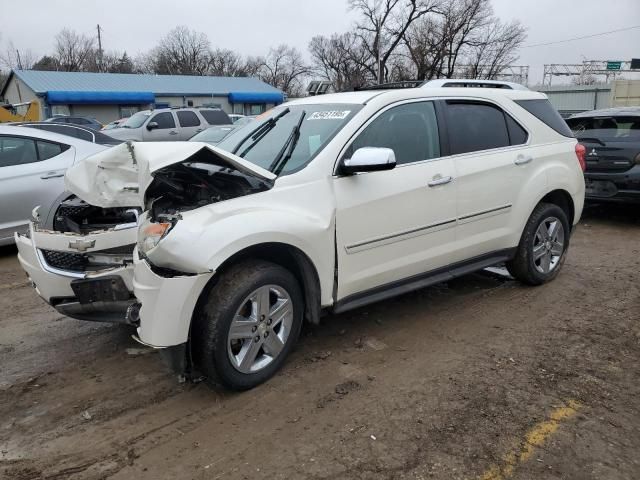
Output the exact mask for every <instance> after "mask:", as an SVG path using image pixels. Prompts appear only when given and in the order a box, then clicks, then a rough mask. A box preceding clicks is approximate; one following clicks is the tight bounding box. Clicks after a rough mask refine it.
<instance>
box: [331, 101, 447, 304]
mask: <svg viewBox="0 0 640 480" xmlns="http://www.w3.org/2000/svg"><path fill="white" fill-rule="evenodd" d="M362 147H385V148H391V149H392V150H393V151H394V153H395V156H396V163H397V166H396V167H395V168H394V169H392V170H387V171H379V172H367V173H360V174H355V175H350V176H337V177H336V178H335V179H334V189H335V195H336V202H337V212H336V232H337V233H336V237H337V265H338V291H337V298H336V300H337V301H338V305H337V310H340V306H341V305H345V304H346V303H350V306H353V302H356V306H357V302H358V301H359V299H360V298H362V299H364V298H365V297H366V298H369V299H370V298H371V296H375V295H378V296H380V295H382V296H384V292H385V291H391V290H393V289H398V288H402V286H403V285H404V284H407V283H409V282H411V281H416V280H417V279H418V278H419V277H421V276H422V275H424V274H425V273H426V272H432V273H433V271H435V270H438V269H440V268H443V267H446V266H447V265H448V264H449V262H450V259H451V257H452V255H451V253H452V248H453V245H454V243H455V226H456V192H455V183H454V182H453V177H454V166H453V163H452V160H451V159H450V158H448V157H446V156H444V152H442V149H441V141H440V132H439V129H438V120H437V115H436V108H435V105H434V103H433V102H431V101H412V102H407V103H403V104H396V105H395V106H391V107H387V108H386V109H385V110H383V111H381V112H379V113H378V114H377V115H376V116H375V117H374V118H373V119H372V120H370V121H369V122H368V123H367V124H365V126H364V127H363V128H362V129H361V130H360V132H359V133H358V134H357V135H356V136H355V139H354V140H353V142H352V143H351V145H350V146H349V147H348V148H347V150H346V153H345V154H344V155H343V158H342V159H341V160H343V159H345V158H351V155H352V154H353V152H355V151H356V150H358V149H359V148H362ZM443 275H446V270H445V271H444V272H443ZM396 292H397V290H396ZM380 298H382V297H380ZM364 303H366V302H364Z"/></svg>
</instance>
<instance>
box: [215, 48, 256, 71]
mask: <svg viewBox="0 0 640 480" xmlns="http://www.w3.org/2000/svg"><path fill="white" fill-rule="evenodd" d="M248 70H250V69H248V68H247V64H246V61H245V60H244V59H243V58H242V56H241V55H239V54H238V53H236V52H234V51H233V50H228V49H221V48H217V49H215V50H213V51H212V52H211V62H210V67H209V74H210V75H217V76H220V77H245V76H247V71H248ZM253 73H255V71H254V72H253Z"/></svg>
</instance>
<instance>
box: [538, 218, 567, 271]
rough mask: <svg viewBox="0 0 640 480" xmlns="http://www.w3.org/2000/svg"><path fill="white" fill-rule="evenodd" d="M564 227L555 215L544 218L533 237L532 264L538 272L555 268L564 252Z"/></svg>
mask: <svg viewBox="0 0 640 480" xmlns="http://www.w3.org/2000/svg"><path fill="white" fill-rule="evenodd" d="M564 243H565V235H564V227H563V226H562V222H561V221H560V220H559V219H557V218H556V217H548V218H545V219H544V220H543V221H542V222H541V223H540V225H539V226H538V229H537V230H536V234H535V236H534V239H533V264H534V266H535V267H536V270H538V272H540V273H544V274H548V273H551V272H552V271H553V270H555V269H556V268H557V266H558V264H559V263H560V259H561V258H562V254H563V253H564Z"/></svg>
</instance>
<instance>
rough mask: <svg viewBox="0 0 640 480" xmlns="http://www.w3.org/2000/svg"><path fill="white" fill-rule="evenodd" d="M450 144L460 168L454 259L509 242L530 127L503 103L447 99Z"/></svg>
mask: <svg viewBox="0 0 640 480" xmlns="http://www.w3.org/2000/svg"><path fill="white" fill-rule="evenodd" d="M442 105H443V107H444V110H445V117H446V120H447V122H446V124H447V127H446V128H447V137H448V139H449V149H450V152H451V155H452V158H453V162H454V166H455V171H456V174H455V176H456V178H455V183H456V195H457V201H456V205H457V207H456V208H457V216H458V226H457V228H456V244H457V249H456V252H457V253H456V256H457V258H456V259H455V260H456V261H461V260H467V259H470V258H473V257H476V256H479V255H483V254H487V253H490V252H495V251H497V250H502V249H504V248H508V247H511V246H513V245H509V239H510V237H512V236H513V233H514V232H513V227H512V225H514V223H518V224H519V223H520V222H512V221H510V220H511V212H512V208H513V206H514V204H515V202H516V201H517V197H518V193H519V192H520V191H521V189H522V187H523V185H524V183H525V180H526V178H527V175H528V174H529V171H530V167H531V165H530V162H531V161H532V158H531V156H530V154H529V152H528V148H527V143H528V136H529V135H528V133H527V131H526V130H525V129H524V128H523V127H522V126H521V125H520V124H519V123H518V122H517V121H516V120H515V119H514V118H513V117H512V116H511V115H509V114H508V113H507V112H505V111H504V110H503V109H502V108H501V107H500V106H499V105H497V104H493V103H490V102H486V101H475V100H473V101H471V100H446V101H444V102H443V103H442Z"/></svg>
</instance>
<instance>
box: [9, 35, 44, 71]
mask: <svg viewBox="0 0 640 480" xmlns="http://www.w3.org/2000/svg"><path fill="white" fill-rule="evenodd" d="M35 62H36V58H35V55H34V54H33V52H32V51H31V50H20V49H18V48H16V46H15V45H14V44H13V42H12V41H9V44H8V45H7V48H6V49H5V51H4V52H3V53H2V54H0V68H6V69H8V70H14V69H20V70H31V68H32V67H33V64H34V63H35Z"/></svg>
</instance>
